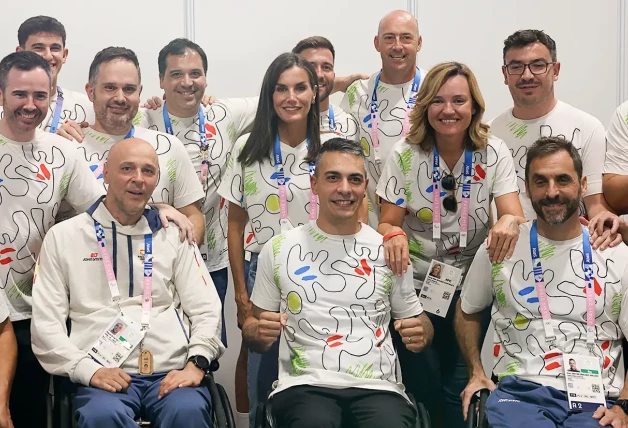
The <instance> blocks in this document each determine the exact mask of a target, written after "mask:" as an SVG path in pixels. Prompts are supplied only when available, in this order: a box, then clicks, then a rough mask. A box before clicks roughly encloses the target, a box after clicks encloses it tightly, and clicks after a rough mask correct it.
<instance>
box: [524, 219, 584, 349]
mask: <svg viewBox="0 0 628 428" xmlns="http://www.w3.org/2000/svg"><path fill="white" fill-rule="evenodd" d="M582 251H583V253H584V281H585V284H586V293H587V347H588V348H589V351H590V352H591V353H593V346H594V345H595V290H594V288H593V281H594V276H593V256H592V253H591V244H590V243H589V231H588V230H587V229H586V228H585V227H584V226H582ZM530 253H531V255H532V266H533V269H534V271H533V273H534V285H535V287H536V294H537V296H538V298H539V310H540V312H541V316H542V317H543V328H544V330H545V341H546V342H547V343H550V344H553V343H554V342H555V341H556V334H555V332H554V327H553V326H552V315H551V314H550V311H549V302H548V301H547V293H546V292H545V279H544V278H543V267H542V266H541V256H540V252H539V237H538V232H537V223H536V221H534V223H533V224H532V228H530Z"/></svg>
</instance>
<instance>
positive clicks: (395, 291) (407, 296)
mask: <svg viewBox="0 0 628 428" xmlns="http://www.w3.org/2000/svg"><path fill="white" fill-rule="evenodd" d="M393 281H394V283H393V287H392V291H391V293H390V308H391V311H390V313H391V315H392V317H393V318H394V319H402V318H410V317H415V316H417V315H421V314H422V313H423V306H421V302H419V298H418V297H417V295H416V290H415V289H414V281H413V279H412V266H411V265H410V266H408V271H407V272H406V273H405V274H403V275H402V276H401V277H398V276H393Z"/></svg>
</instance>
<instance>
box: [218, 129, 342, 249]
mask: <svg viewBox="0 0 628 428" xmlns="http://www.w3.org/2000/svg"><path fill="white" fill-rule="evenodd" d="M249 135H250V134H247V135H243V136H242V137H240V138H239V139H238V141H236V143H235V146H234V148H233V151H232V152H231V156H230V157H229V161H228V162H227V170H226V172H225V175H224V177H223V179H222V183H221V184H220V187H219V188H218V193H219V194H220V196H222V197H223V198H225V199H226V200H227V201H229V202H233V203H234V204H236V205H238V206H239V207H242V208H243V209H244V210H246V212H247V214H248V216H249V224H248V225H247V227H246V229H245V231H246V232H245V237H244V249H245V250H246V251H250V252H252V253H259V252H260V251H261V250H262V246H263V245H264V244H265V243H266V242H268V241H269V240H270V239H271V238H272V237H273V236H275V235H279V234H280V233H281V225H280V219H281V215H280V212H279V211H280V210H279V208H280V203H279V187H278V185H277V170H276V169H275V160H274V159H270V160H268V159H266V160H264V161H263V162H261V163H260V162H255V163H253V164H252V165H248V166H246V165H244V164H243V163H241V162H240V161H238V156H239V154H240V152H241V151H242V149H243V148H244V145H245V144H246V141H247V140H248V138H249ZM334 136H335V134H332V133H326V134H321V144H322V143H324V142H325V141H327V140H328V139H330V138H333V137H334ZM280 147H281V157H282V161H283V170H284V176H285V180H286V181H285V183H286V184H285V185H286V200H287V205H288V223H289V227H291V228H294V227H297V226H300V225H302V224H306V223H308V222H309V220H310V169H309V168H310V167H309V164H308V163H307V162H305V158H306V157H307V151H308V149H307V140H304V141H303V142H301V143H300V144H299V145H297V146H295V147H291V146H290V145H288V144H285V143H283V142H280ZM317 212H318V208H317Z"/></svg>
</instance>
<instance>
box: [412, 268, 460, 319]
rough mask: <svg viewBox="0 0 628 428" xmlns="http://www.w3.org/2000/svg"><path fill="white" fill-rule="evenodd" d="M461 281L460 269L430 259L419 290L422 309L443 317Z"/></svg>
mask: <svg viewBox="0 0 628 428" xmlns="http://www.w3.org/2000/svg"><path fill="white" fill-rule="evenodd" d="M461 282H462V269H459V268H457V267H454V266H451V265H448V264H446V263H443V262H440V261H437V260H432V262H431V263H430V267H429V269H428V270H427V275H426V276H425V279H424V280H423V286H422V287H421V291H419V301H420V302H421V305H422V306H423V310H424V311H426V312H429V313H431V314H434V315H438V316H439V317H443V318H445V317H446V316H447V312H448V311H449V306H450V305H451V301H452V299H453V296H454V292H455V291H456V288H458V285H460V283H461Z"/></svg>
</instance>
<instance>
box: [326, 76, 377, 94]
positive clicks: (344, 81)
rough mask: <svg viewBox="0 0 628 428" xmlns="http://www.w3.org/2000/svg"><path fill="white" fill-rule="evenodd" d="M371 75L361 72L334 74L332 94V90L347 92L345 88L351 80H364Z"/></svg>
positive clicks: (349, 84)
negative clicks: (345, 74)
mask: <svg viewBox="0 0 628 428" xmlns="http://www.w3.org/2000/svg"><path fill="white" fill-rule="evenodd" d="M370 77H371V76H370V75H368V74H363V73H354V74H350V75H348V76H336V78H335V79H334V88H333V90H332V92H331V93H332V94H333V93H334V92H347V89H348V88H349V86H351V84H352V83H353V82H355V81H356V80H360V79H361V80H365V79H368V78H370Z"/></svg>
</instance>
